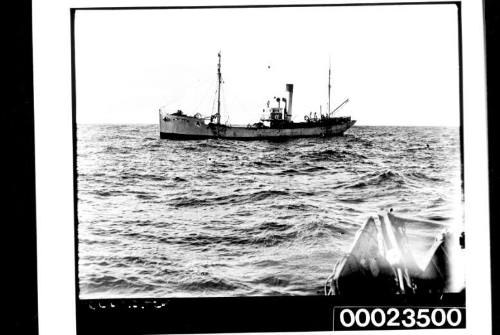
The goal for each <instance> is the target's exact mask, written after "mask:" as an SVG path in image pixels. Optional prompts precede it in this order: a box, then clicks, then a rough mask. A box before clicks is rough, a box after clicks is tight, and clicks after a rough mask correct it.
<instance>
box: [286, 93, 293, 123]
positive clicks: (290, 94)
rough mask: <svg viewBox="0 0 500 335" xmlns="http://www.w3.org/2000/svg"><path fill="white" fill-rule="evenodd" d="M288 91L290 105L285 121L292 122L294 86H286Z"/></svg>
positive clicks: (288, 104) (288, 105)
mask: <svg viewBox="0 0 500 335" xmlns="http://www.w3.org/2000/svg"><path fill="white" fill-rule="evenodd" d="M286 91H287V92H288V103H287V111H286V117H285V119H286V120H287V121H292V96H293V84H286Z"/></svg>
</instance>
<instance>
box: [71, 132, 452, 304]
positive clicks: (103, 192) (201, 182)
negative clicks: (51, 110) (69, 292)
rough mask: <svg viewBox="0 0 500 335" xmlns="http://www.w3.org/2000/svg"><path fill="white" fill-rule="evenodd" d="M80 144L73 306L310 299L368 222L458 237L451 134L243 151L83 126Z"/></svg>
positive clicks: (234, 145) (232, 145) (239, 146)
mask: <svg viewBox="0 0 500 335" xmlns="http://www.w3.org/2000/svg"><path fill="white" fill-rule="evenodd" d="M77 138H78V142H77V153H78V155H77V169H78V219H79V226H78V237H79V280H80V290H81V297H82V298H108V297H122V298H125V297H181V296H241V295H289V294H300V295H309V294H319V292H320V291H321V290H322V286H323V283H324V281H325V279H326V277H327V276H328V275H329V274H330V272H331V270H332V268H333V266H334V264H335V262H336V261H337V260H338V259H339V257H341V256H342V255H343V254H345V253H346V252H347V251H348V250H349V247H350V245H351V243H352V242H353V238H354V234H355V233H356V231H357V229H358V228H359V226H360V225H361V224H363V223H364V222H365V221H366V219H367V218H368V216H369V215H374V214H376V213H377V212H379V211H380V210H382V209H388V208H394V210H395V211H396V212H397V213H400V214H402V215H404V216H410V217H413V218H423V219H434V220H439V221H440V222H443V223H447V224H452V225H455V226H456V225H462V216H461V215H462V212H461V210H462V207H461V206H462V196H461V181H460V141H459V131H458V128H435V127H429V128H425V127H354V128H352V129H350V130H349V131H348V132H347V133H346V135H345V136H344V137H336V138H330V139H323V138H317V139H310V138H309V139H296V140H289V141H286V142H269V141H255V142H239V141H224V140H200V141H169V140H160V139H159V133H158V129H157V126H156V125H79V126H78V132H77ZM427 144H428V145H429V148H427ZM417 231H418V229H417ZM421 233H422V234H424V235H425V234H431V233H433V232H430V231H426V230H425V229H424V228H422V229H421Z"/></svg>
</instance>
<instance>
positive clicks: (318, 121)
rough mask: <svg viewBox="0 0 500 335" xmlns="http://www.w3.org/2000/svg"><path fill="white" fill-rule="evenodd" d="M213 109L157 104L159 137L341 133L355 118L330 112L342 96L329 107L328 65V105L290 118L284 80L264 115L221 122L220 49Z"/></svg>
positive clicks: (236, 137)
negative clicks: (189, 110)
mask: <svg viewBox="0 0 500 335" xmlns="http://www.w3.org/2000/svg"><path fill="white" fill-rule="evenodd" d="M217 56H218V64H217V109H216V110H215V111H214V113H212V114H211V115H210V116H209V117H203V116H202V115H201V114H200V113H197V114H195V115H192V116H190V115H187V114H185V113H184V112H183V111H182V110H177V111H175V112H170V113H169V112H167V111H165V110H163V109H162V108H160V110H159V123H160V138H161V139H171V140H197V139H211V138H215V139H234V140H279V139H291V138H303V137H331V136H342V135H343V134H344V132H345V131H346V130H348V129H349V128H351V127H352V126H353V125H354V124H355V123H356V121H355V120H351V117H350V116H346V117H333V116H332V115H333V114H334V113H335V112H336V111H337V110H339V109H340V108H341V107H342V106H344V105H345V104H346V103H347V102H348V101H349V99H346V100H344V101H343V102H342V103H341V104H340V105H339V106H337V107H336V108H335V109H333V110H331V109H330V91H331V83H330V78H331V66H330V67H329V69H328V106H327V111H326V112H325V113H323V112H322V111H321V106H320V115H319V116H318V115H317V113H316V112H315V113H314V115H313V114H312V113H310V114H309V116H307V115H306V116H305V117H304V121H303V122H293V121H292V106H293V105H292V102H293V88H294V87H293V84H286V85H285V89H286V92H287V93H288V98H286V97H274V98H273V99H272V100H273V103H272V104H271V102H270V101H269V100H268V102H267V107H266V108H264V109H263V112H264V113H263V114H264V116H263V117H262V118H261V119H260V121H259V122H256V123H254V124H248V125H246V126H232V125H229V124H227V123H221V85H222V73H221V53H220V52H219V53H218V54H217Z"/></svg>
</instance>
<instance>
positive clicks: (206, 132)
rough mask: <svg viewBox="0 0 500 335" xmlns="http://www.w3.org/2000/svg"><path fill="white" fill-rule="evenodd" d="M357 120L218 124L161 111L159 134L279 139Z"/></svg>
mask: <svg viewBox="0 0 500 335" xmlns="http://www.w3.org/2000/svg"><path fill="white" fill-rule="evenodd" d="M355 122H356V121H354V120H350V121H348V122H344V123H340V124H324V125H315V124H313V123H298V124H297V123H296V124H293V125H292V126H290V127H280V128H253V127H237V126H234V127H232V126H226V125H218V124H213V123H210V124H205V123H204V122H203V120H201V119H197V118H193V117H189V116H173V115H171V114H168V115H165V116H162V115H160V138H162V139H172V140H197V139H209V138H221V139H233V140H247V141H250V140H280V139H291V138H301V137H331V136H341V135H343V134H344V132H345V131H346V130H347V129H349V128H351V127H352V126H353V125H354V123H355Z"/></svg>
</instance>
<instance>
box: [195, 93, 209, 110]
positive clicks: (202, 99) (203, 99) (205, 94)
mask: <svg viewBox="0 0 500 335" xmlns="http://www.w3.org/2000/svg"><path fill="white" fill-rule="evenodd" d="M210 91H211V90H205V91H204V92H205V93H204V94H203V95H202V96H201V99H200V100H199V102H198V105H197V106H196V107H195V108H194V110H193V111H194V112H197V111H198V109H199V108H200V106H201V104H202V103H203V102H204V101H205V98H206V97H208V98H209V99H210V97H209V92H210ZM202 115H203V114H202Z"/></svg>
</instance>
